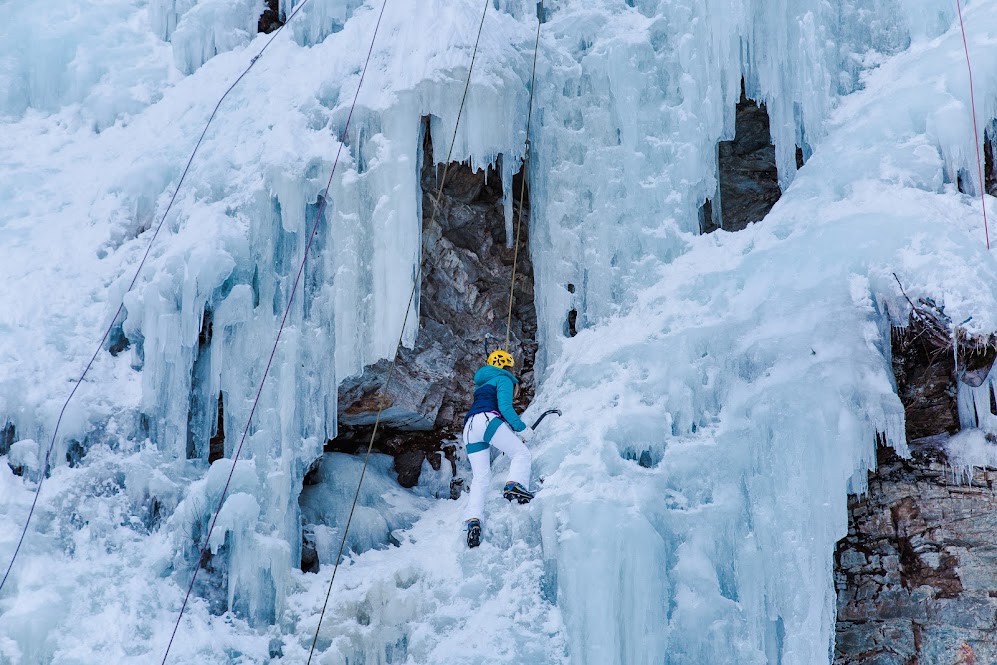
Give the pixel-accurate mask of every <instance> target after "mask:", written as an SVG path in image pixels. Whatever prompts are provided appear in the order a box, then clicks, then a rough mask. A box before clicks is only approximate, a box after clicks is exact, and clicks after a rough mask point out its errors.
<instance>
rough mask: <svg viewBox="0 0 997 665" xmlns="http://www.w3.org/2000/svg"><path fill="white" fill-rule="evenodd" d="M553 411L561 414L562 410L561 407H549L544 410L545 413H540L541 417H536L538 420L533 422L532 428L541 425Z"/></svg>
mask: <svg viewBox="0 0 997 665" xmlns="http://www.w3.org/2000/svg"><path fill="white" fill-rule="evenodd" d="M552 413H556V414H557V415H561V410H560V409H547V410H546V411H544V412H543V413H541V414H540V417H539V418H537V419H536V422H534V423H533V427H532V428H531V429H536V428H537V425H539V424H540V423H542V422H543V419H544V418H546V417H547V416H549V415H550V414H552Z"/></svg>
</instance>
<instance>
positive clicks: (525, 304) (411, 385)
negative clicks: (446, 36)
mask: <svg viewBox="0 0 997 665" xmlns="http://www.w3.org/2000/svg"><path fill="white" fill-rule="evenodd" d="M425 136H426V138H425V142H424V146H423V148H424V149H423V154H424V159H423V165H422V190H423V201H422V214H423V231H422V242H423V259H422V272H423V274H422V285H421V291H420V297H421V312H420V315H421V318H420V321H419V325H420V329H419V335H418V338H417V339H416V346H415V348H414V349H402V351H401V353H400V354H399V357H398V361H397V364H396V366H395V371H394V375H393V377H392V380H391V385H390V387H389V390H388V393H387V394H386V395H385V396H383V397H382V396H381V386H382V385H383V384H384V380H385V376H386V372H387V368H388V365H389V363H388V361H386V360H384V361H381V362H379V363H377V364H376V365H374V366H372V367H368V368H367V369H366V370H365V371H364V372H363V374H362V375H361V376H358V377H353V378H352V379H348V380H346V381H344V382H343V384H342V385H341V386H340V395H339V398H340V413H339V418H340V429H341V431H342V434H341V436H340V437H338V438H337V440H336V441H334V442H331V445H330V447H328V448H327V449H328V450H343V451H345V452H353V451H355V450H356V449H357V448H358V447H360V445H363V447H364V448H365V447H366V443H367V441H368V440H369V436H370V426H371V425H372V424H373V422H374V419H375V417H376V414H377V409H378V407H379V406H380V405H382V404H383V405H384V407H385V408H384V411H383V413H382V414H381V427H380V428H379V430H378V432H379V434H378V441H377V442H376V443H375V446H376V447H377V449H378V450H379V451H380V452H386V453H388V454H392V455H394V456H395V460H396V465H395V466H396V470H397V471H398V473H399V481H400V482H402V484H403V485H406V486H408V485H411V484H414V483H415V482H416V481H417V480H418V474H419V468H420V467H421V464H422V460H424V459H426V457H427V454H429V459H430V462H431V463H433V464H434V466H435V465H436V464H437V463H438V455H435V454H431V453H435V452H436V451H439V450H440V441H442V440H444V439H448V438H453V437H455V436H457V434H458V433H459V431H460V430H461V428H462V426H463V413H464V411H465V410H466V408H467V407H468V406H469V405H470V401H471V395H472V393H473V392H474V385H473V381H472V378H473V376H474V372H475V371H476V370H477V369H478V368H479V367H480V366H481V365H482V364H483V363H484V360H485V357H486V350H490V349H494V348H497V347H501V346H504V345H505V327H506V314H507V308H508V306H509V284H510V279H511V276H512V263H513V254H514V252H513V249H512V248H509V247H506V232H505V212H504V207H503V204H502V182H501V179H500V178H499V176H498V173H497V172H495V171H489V172H488V173H486V172H484V171H476V172H475V171H472V170H471V169H470V167H468V166H466V165H464V164H451V165H450V168H449V170H448V172H447V178H446V184H445V186H444V189H443V194H442V196H441V199H440V208H439V211H438V212H437V213H436V215H435V217H434V215H433V208H434V200H435V197H436V192H437V188H438V182H439V181H438V180H437V178H438V177H442V175H443V168H442V167H440V168H439V169H437V168H435V167H434V166H433V159H432V151H433V146H432V141H431V137H430V136H429V132H428V129H427V130H426V135H425ZM520 184H521V180H520V179H519V177H517V178H516V180H515V181H514V190H515V197H514V198H515V201H516V204H517V208H516V211H515V212H516V214H515V217H514V221H518V199H519V196H518V195H519V187H520ZM528 230H529V210H528V201H526V202H525V203H524V211H523V231H522V237H521V239H520V249H519V255H518V259H517V266H516V285H515V300H514V308H513V313H512V332H511V340H510V344H509V350H510V351H511V352H512V353H513V355H514V356H515V357H516V362H517V371H518V374H519V376H520V378H521V380H522V382H523V385H522V394H521V397H520V400H521V402H522V404H525V403H527V402H528V400H529V398H530V397H531V396H532V394H533V371H532V369H533V362H534V358H535V356H536V342H535V339H536V326H537V323H536V309H535V307H534V302H533V300H534V298H533V266H532V264H531V262H530V257H529V233H528ZM382 433H383V434H382Z"/></svg>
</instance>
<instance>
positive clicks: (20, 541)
mask: <svg viewBox="0 0 997 665" xmlns="http://www.w3.org/2000/svg"><path fill="white" fill-rule="evenodd" d="M309 2H310V0H303V2H302V3H301V4H300V5H298V6H297V7H296V8H295V9H294V11H292V12H291V13H290V15H289V16H288V17H287V20H285V21H284V23H283V24H282V25H281V26H280V27H278V28H277V29H276V30H275V31H274V32H273V34H272V35H270V39H268V40H267V42H266V43H265V44H264V45H263V48H261V49H260V51H259V53H257V54H256V55H255V56H253V58H252V59H251V60H250V61H249V65H248V66H247V67H246V69H244V70H243V72H242V73H241V74H239V76H238V78H236V79H235V81H234V82H233V83H232V85H230V86H229V87H228V89H227V90H226V91H225V92H224V93H223V94H222V96H221V97H220V98H219V99H218V103H217V104H215V108H214V110H212V111H211V115H210V116H209V117H208V121H207V123H205V125H204V130H203V131H202V132H201V136H200V138H198V139H197V143H196V144H195V145H194V150H193V151H192V152H191V153H190V159H188V160H187V165H186V166H185V167H184V170H183V173H182V174H181V175H180V180H179V181H178V182H177V186H176V189H175V190H174V191H173V196H172V197H170V202H169V204H167V206H166V210H165V211H164V212H163V216H162V218H160V220H159V224H157V225H156V230H155V231H153V234H152V237H151V238H150V239H149V244H148V246H146V248H145V254H143V255H142V260H141V261H140V262H139V264H138V268H136V269H135V274H134V275H133V276H132V281H131V282H129V284H128V288H127V289H125V292H124V293H122V294H121V304H119V305H118V309H117V310H116V311H115V312H114V316H112V317H111V322H110V323H109V324H108V326H107V330H105V331H104V335H103V337H101V338H100V343H98V344H97V349H96V350H95V351H94V352H93V356H91V358H90V361H89V362H88V363H87V365H86V367H85V368H84V369H83V373H82V374H80V377H79V378H78V379H77V380H76V382H75V383H74V384H73V389H72V390H71V391H70V392H69V396H68V397H67V398H66V401H65V402H64V403H63V405H62V409H61V410H60V411H59V417H58V419H56V421H55V429H54V430H52V440H51V441H50V442H49V444H48V449H47V450H46V451H45V462H44V463H43V464H42V469H41V475H40V476H39V478H38V486H37V487H36V488H35V496H34V499H33V500H32V501H31V508H30V509H29V510H28V517H27V519H26V520H25V521H24V528H23V529H22V530H21V537H20V538H19V539H18V541H17V546H16V547H15V548H14V554H13V556H12V557H11V559H10V565H8V566H7V572H5V573H4V576H3V579H2V580H0V591H2V590H3V587H4V584H6V583H7V578H8V577H9V576H10V571H11V570H13V568H14V562H15V561H16V560H17V555H18V554H19V553H20V551H21V545H22V544H23V543H24V538H25V536H26V535H27V533H28V526H29V525H30V524H31V518H32V516H34V514H35V507H36V506H37V505H38V496H39V495H40V494H41V491H42V484H43V483H44V482H45V477H46V476H47V475H48V469H49V462H50V460H51V457H52V451H53V450H54V449H55V441H56V437H57V435H58V434H59V427H60V426H61V425H62V417H63V416H64V415H65V413H66V408H67V407H68V406H69V402H70V400H72V399H73V396H74V395H75V394H76V390H77V389H78V388H79V387H80V384H82V383H83V380H84V379H85V378H86V376H87V374H88V373H89V372H90V368H91V367H92V366H93V364H94V361H96V360H97V356H98V355H99V354H100V351H101V349H103V348H104V343H105V342H106V341H107V338H108V336H109V335H110V334H111V331H112V330H113V329H114V325H115V323H117V320H118V317H119V316H121V312H122V311H123V310H124V308H125V300H124V298H125V295H127V294H128V293H129V292H130V291H131V290H132V288H134V286H135V282H137V281H138V276H139V273H141V272H142V268H143V266H145V262H146V259H148V258H149V253H150V252H151V251H152V245H153V243H155V242H156V238H157V237H159V232H160V231H161V230H162V228H163V224H164V223H165V222H166V216H167V215H169V214H170V210H171V209H172V208H173V203H174V202H175V201H176V200H177V194H179V193H180V187H181V185H183V183H184V180H185V179H186V178H187V173H188V171H190V165H191V164H192V163H193V162H194V156H195V155H196V154H197V151H198V149H199V148H200V147H201V143H202V142H203V141H204V136H205V135H206V134H207V133H208V128H209V127H210V126H211V122H212V121H213V120H214V119H215V115H216V114H217V113H218V109H219V108H221V105H222V102H224V101H225V98H226V97H228V95H229V93H230V92H232V90H233V89H235V87H236V86H237V85H239V82H240V81H242V79H243V78H244V77H245V76H246V74H248V73H249V70H251V69H252V68H253V66H254V65H256V61H257V60H259V59H260V57H261V56H262V55H263V52H264V51H266V50H267V48H268V47H269V46H270V44H271V43H272V42H273V40H274V39H276V38H277V35H279V34H280V32H281V30H283V29H284V26H286V25H287V24H288V23H290V22H291V19H293V18H294V17H295V15H297V13H298V12H299V11H301V9H302V8H303V7H304V6H305V5H307V4H308V3H309Z"/></svg>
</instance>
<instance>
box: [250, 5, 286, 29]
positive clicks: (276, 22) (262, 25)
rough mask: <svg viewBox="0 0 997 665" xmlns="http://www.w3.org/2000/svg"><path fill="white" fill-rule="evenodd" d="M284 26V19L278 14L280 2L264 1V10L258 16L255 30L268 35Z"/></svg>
mask: <svg viewBox="0 0 997 665" xmlns="http://www.w3.org/2000/svg"><path fill="white" fill-rule="evenodd" d="M282 25H284V17H283V15H282V14H281V12H280V0H266V9H264V10H263V13H262V14H260V20H259V23H258V25H257V26H256V29H257V30H258V31H259V32H265V33H270V32H273V31H274V30H276V29H277V28H279V27H280V26H282Z"/></svg>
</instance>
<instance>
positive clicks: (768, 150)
mask: <svg viewBox="0 0 997 665" xmlns="http://www.w3.org/2000/svg"><path fill="white" fill-rule="evenodd" d="M719 160H720V163H719V171H720V201H721V210H720V211H719V212H720V215H719V217H720V225H719V226H718V225H717V221H716V219H715V217H716V215H715V214H714V210H713V205H712V202H709V201H707V205H706V206H704V209H703V213H702V217H703V220H702V230H703V233H709V232H711V231H715V230H716V229H718V228H722V229H724V230H725V231H740V230H741V229H743V228H744V227H746V226H747V225H748V224H750V223H751V222H757V221H759V220H761V219H762V218H763V217H765V215H767V214H768V212H769V210H771V209H772V206H774V205H775V202H776V201H778V200H779V197H780V196H781V195H782V190H781V189H780V188H779V173H778V171H777V170H776V166H775V146H773V145H772V135H771V132H770V129H769V114H768V111H766V110H765V106H764V105H759V104H757V103H755V102H754V101H753V100H750V99H748V98H747V97H746V96H745V94H744V91H743V90H742V91H741V101H740V102H738V105H737V111H736V116H735V136H734V140H733V141H721V142H720V146H719ZM797 161H802V155H801V157H800V158H799V159H798V160H797Z"/></svg>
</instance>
